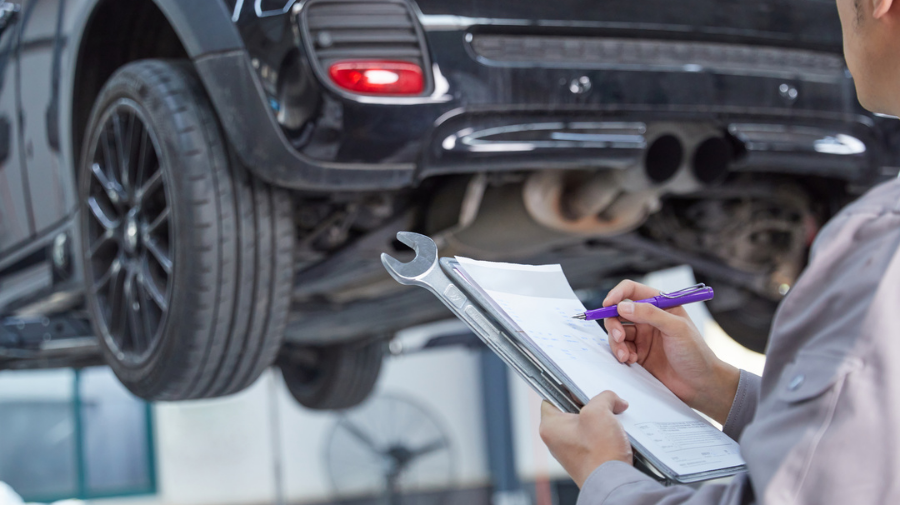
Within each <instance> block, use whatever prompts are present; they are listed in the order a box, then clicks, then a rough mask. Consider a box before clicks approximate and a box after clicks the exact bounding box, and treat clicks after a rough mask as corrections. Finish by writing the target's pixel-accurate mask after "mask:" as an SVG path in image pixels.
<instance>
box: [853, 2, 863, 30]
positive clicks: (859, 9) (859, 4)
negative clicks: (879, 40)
mask: <svg viewBox="0 0 900 505" xmlns="http://www.w3.org/2000/svg"><path fill="white" fill-rule="evenodd" d="M853 5H854V7H855V8H856V24H857V26H858V25H859V24H861V23H862V18H863V14H862V0H853Z"/></svg>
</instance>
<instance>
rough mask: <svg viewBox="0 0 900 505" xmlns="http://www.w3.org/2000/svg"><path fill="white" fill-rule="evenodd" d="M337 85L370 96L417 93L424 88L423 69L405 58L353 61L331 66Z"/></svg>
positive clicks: (332, 78) (332, 75)
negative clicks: (403, 59)
mask: <svg viewBox="0 0 900 505" xmlns="http://www.w3.org/2000/svg"><path fill="white" fill-rule="evenodd" d="M328 75H330V76H331V80H332V81H334V83H335V84H337V85H338V86H340V87H342V88H344V89H346V90H349V91H353V92H355V93H365V94H371V95H419V94H421V93H422V91H423V90H424V89H425V80H424V78H423V76H422V68H421V67H419V66H418V65H416V64H414V63H408V62H405V61H381V60H353V61H341V62H338V63H335V64H333V65H331V67H330V68H329V69H328Z"/></svg>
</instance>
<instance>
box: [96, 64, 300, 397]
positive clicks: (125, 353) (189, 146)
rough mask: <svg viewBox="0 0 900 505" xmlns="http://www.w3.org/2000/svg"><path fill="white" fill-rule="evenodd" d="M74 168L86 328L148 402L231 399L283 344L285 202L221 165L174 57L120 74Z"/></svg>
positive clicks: (195, 93) (225, 160) (197, 88)
mask: <svg viewBox="0 0 900 505" xmlns="http://www.w3.org/2000/svg"><path fill="white" fill-rule="evenodd" d="M82 155H83V159H82V163H81V165H80V173H79V188H80V197H81V202H82V207H81V216H80V228H81V229H80V233H81V252H82V254H81V256H82V259H83V267H84V277H85V293H86V300H87V305H88V309H89V312H90V315H91V319H92V323H93V325H94V329H95V331H96V333H97V335H98V336H99V337H100V338H99V340H100V343H101V348H102V349H103V352H104V354H105V356H106V360H107V362H108V363H109V365H110V366H111V367H112V369H113V371H114V372H115V374H116V375H117V376H118V378H119V379H120V380H121V381H122V383H123V384H124V385H125V386H126V387H127V388H128V389H129V390H130V391H131V392H133V393H134V394H135V395H137V396H139V397H142V398H145V399H148V400H187V399H194V398H210V397H217V396H223V395H227V394H231V393H235V392H237V391H240V390H242V389H244V388H246V387H247V386H249V385H250V384H252V383H253V382H254V381H255V380H256V379H257V378H258V377H259V376H260V374H261V373H262V372H263V371H264V370H265V369H266V368H267V367H268V366H270V365H271V364H272V362H273V361H274V359H275V357H276V356H277V354H278V351H279V349H280V347H281V343H282V338H283V334H284V326H285V323H286V320H287V312H288V309H289V300H290V291H291V287H292V284H293V275H292V273H293V272H292V269H293V258H292V254H293V224H292V216H291V201H290V198H289V196H288V195H287V194H286V193H285V192H283V191H282V190H279V189H276V188H273V187H271V186H268V185H266V184H264V183H262V182H260V181H258V180H256V179H254V178H253V177H252V176H250V175H249V174H248V173H247V172H246V171H245V170H244V169H243V168H242V167H241V166H240V165H239V163H238V162H236V160H233V159H232V158H231V157H230V155H229V151H228V148H227V146H226V144H225V142H224V140H223V137H222V134H221V129H220V125H219V123H218V121H217V118H216V116H215V113H214V112H213V109H212V107H211V105H210V103H209V100H208V98H207V96H206V94H205V92H204V90H203V88H202V86H201V85H200V83H199V81H198V79H197V77H196V76H195V74H194V72H193V69H192V68H191V66H190V65H189V64H188V63H186V62H179V61H162V60H145V61H139V62H135V63H131V64H129V65H127V66H125V67H122V68H121V69H119V70H118V71H117V72H116V73H115V74H114V75H113V76H112V77H111V78H110V79H109V81H108V82H107V83H106V85H105V86H104V87H103V89H102V90H101V92H100V95H99V96H98V98H97V101H96V103H95V105H94V108H93V111H92V114H91V119H90V121H89V123H88V126H87V129H86V133H85V144H84V149H83V150H82Z"/></svg>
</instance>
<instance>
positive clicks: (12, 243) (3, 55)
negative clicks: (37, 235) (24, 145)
mask: <svg viewBox="0 0 900 505" xmlns="http://www.w3.org/2000/svg"><path fill="white" fill-rule="evenodd" d="M18 7H19V6H18V5H17V4H13V3H10V2H0V259H2V257H3V253H5V252H8V251H10V250H11V249H13V248H15V247H16V246H18V245H21V244H22V243H23V242H24V241H25V240H26V239H28V237H30V236H31V235H32V234H33V233H34V223H33V222H32V220H31V216H30V214H29V212H30V209H29V206H30V205H29V201H28V194H27V193H26V191H25V189H26V187H27V186H28V182H27V174H26V173H25V170H24V166H23V164H22V158H21V156H20V153H19V142H18V140H19V132H18V130H19V125H18V121H16V108H17V104H16V72H15V64H16V50H17V44H16V43H17V40H18V28H17V23H18V21H19V20H20V19H21V17H20V14H21V13H19V12H17V9H18Z"/></svg>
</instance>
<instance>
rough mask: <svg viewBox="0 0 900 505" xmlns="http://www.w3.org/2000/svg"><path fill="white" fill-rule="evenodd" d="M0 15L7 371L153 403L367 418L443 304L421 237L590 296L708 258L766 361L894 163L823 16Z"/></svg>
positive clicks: (461, 12)
mask: <svg viewBox="0 0 900 505" xmlns="http://www.w3.org/2000/svg"><path fill="white" fill-rule="evenodd" d="M0 26H2V36H0V86H2V87H0V316H3V323H2V325H0V368H25V367H47V366H83V365H87V364H92V363H96V362H98V361H100V360H101V359H102V360H103V361H105V362H107V363H109V365H110V366H111V367H112V368H113V370H114V371H115V372H116V374H117V376H118V377H119V378H120V379H121V381H122V382H123V383H124V384H125V385H126V386H127V387H128V388H129V389H130V390H131V391H133V392H134V393H135V394H137V395H138V396H141V397H144V398H148V399H159V400H184V399H191V398H206V397H215V396H221V395H227V394H230V393H233V392H236V391H240V390H241V389H243V388H245V387H247V386H248V385H249V384H251V383H252V382H253V381H254V380H256V378H257V377H258V376H259V375H260V374H261V373H262V372H263V371H264V370H265V369H266V368H267V367H269V366H271V365H272V364H273V363H276V364H278V365H279V366H280V367H281V369H282V371H283V374H284V377H285V380H286V383H287V385H288V387H289V388H290V390H291V391H292V393H293V394H294V396H295V397H296V398H297V399H298V400H299V401H300V402H301V403H303V404H304V405H307V406H309V407H313V408H340V407H346V406H349V405H353V404H355V403H357V402H359V401H361V400H362V399H363V398H365V396H366V395H367V394H368V392H369V391H370V390H371V388H372V386H373V384H374V382H375V379H376V378H377V375H378V373H379V369H380V366H381V360H382V356H383V354H384V349H385V342H386V341H387V339H389V338H390V337H391V336H392V335H393V333H394V332H396V331H397V330H399V329H402V328H405V327H408V326H410V325H413V324H418V323H424V322H428V321H433V320H436V319H440V318H444V317H447V315H448V313H447V312H446V311H445V309H444V308H443V307H442V306H441V305H440V304H439V303H438V302H437V300H436V299H435V298H434V297H432V296H429V295H427V294H426V293H424V292H421V291H420V290H407V289H404V288H402V287H401V286H399V285H398V284H397V283H395V282H394V281H393V280H391V279H390V278H389V277H388V276H387V274H386V273H385V272H384V270H383V268H382V266H381V264H380V261H379V253H381V252H384V251H389V252H391V253H392V254H395V255H400V254H402V253H403V252H404V251H406V249H405V248H404V247H403V246H402V245H400V244H398V243H397V242H396V241H395V240H394V236H395V233H396V232H397V231H398V230H412V231H418V232H421V233H425V234H428V235H430V236H432V237H434V238H435V239H436V241H437V242H438V243H439V244H440V246H441V247H442V254H445V255H450V254H464V255H470V256H474V257H477V258H481V259H503V260H515V261H522V262H560V263H562V264H563V266H564V268H565V270H566V272H567V273H568V275H569V277H570V279H572V281H573V283H575V284H576V285H577V286H576V287H578V288H581V289H583V290H584V291H582V294H583V295H584V296H585V299H586V300H589V299H590V298H591V297H592V296H596V295H598V294H602V292H603V290H604V289H606V288H608V287H609V286H610V285H611V283H612V282H615V280H617V279H620V278H622V277H624V276H636V275H641V274H643V273H646V272H649V271H654V270H657V269H660V268H664V267H667V266H671V265H677V264H684V263H687V264H690V265H691V266H693V268H694V269H695V272H696V275H697V277H698V279H700V280H702V281H705V282H709V283H712V284H714V285H715V287H716V289H717V293H718V296H717V298H716V299H715V301H714V302H713V303H712V304H710V310H711V311H712V313H713V315H714V316H715V317H716V319H717V320H718V321H719V323H720V324H721V325H722V327H723V328H724V329H725V330H726V331H727V332H728V333H730V334H731V335H732V336H733V337H734V338H736V339H737V340H738V341H739V342H741V343H743V344H744V345H746V346H748V347H750V348H752V349H756V350H762V349H763V348H764V346H765V341H766V336H767V332H768V327H769V324H770V321H771V318H772V314H773V312H774V310H775V307H776V305H777V303H778V301H779V300H780V299H781V297H783V296H784V295H785V294H786V293H787V292H788V290H789V289H790V287H791V285H792V284H793V283H794V281H795V279H796V278H797V276H798V274H799V272H800V271H801V269H802V268H803V265H804V261H805V256H806V252H807V248H808V247H809V245H810V243H811V241H812V240H813V238H814V237H815V235H816V232H817V230H818V229H819V226H820V225H821V224H822V223H823V222H824V221H825V220H827V219H828V218H829V217H830V216H831V215H833V214H834V213H835V212H836V211H837V210H838V209H839V208H841V207H842V206H843V205H844V204H845V203H846V202H848V201H849V200H851V199H853V198H854V197H856V196H857V195H859V194H860V193H861V192H862V191H864V190H865V189H867V188H869V187H871V186H872V185H873V184H874V183H876V182H878V181H880V180H883V179H885V178H887V177H893V176H896V175H897V171H898V168H897V167H898V166H900V164H898V153H897V152H896V151H894V150H892V148H891V147H890V146H891V145H900V143H898V142H896V140H897V136H898V135H897V128H896V127H895V126H894V123H892V122H890V120H888V119H885V118H879V117H874V116H872V115H871V114H868V113H866V112H864V111H863V109H862V108H861V107H860V106H859V104H858V103H857V102H856V99H855V94H854V92H853V90H854V87H853V83H852V81H851V77H850V75H849V73H848V72H847V69H846V66H845V64H844V61H843V58H842V54H841V32H840V26H839V23H838V18H837V12H836V11H835V7H834V5H833V2H831V1H829V0H760V1H757V2H746V1H739V0H685V1H682V2H673V1H671V0H643V1H634V0H605V1H586V0H558V1H556V2H537V1H528V2H500V1H496V0H480V1H478V2H458V1H456V2H454V1H447V0H417V1H412V0H409V1H407V0H305V1H295V0H129V1H124V0H118V1H116V0H23V1H22V3H21V4H20V3H19V2H4V3H2V4H0ZM407 252H408V251H407ZM91 335H96V336H97V337H99V338H94V337H92V336H91ZM101 355H102V358H101Z"/></svg>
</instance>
